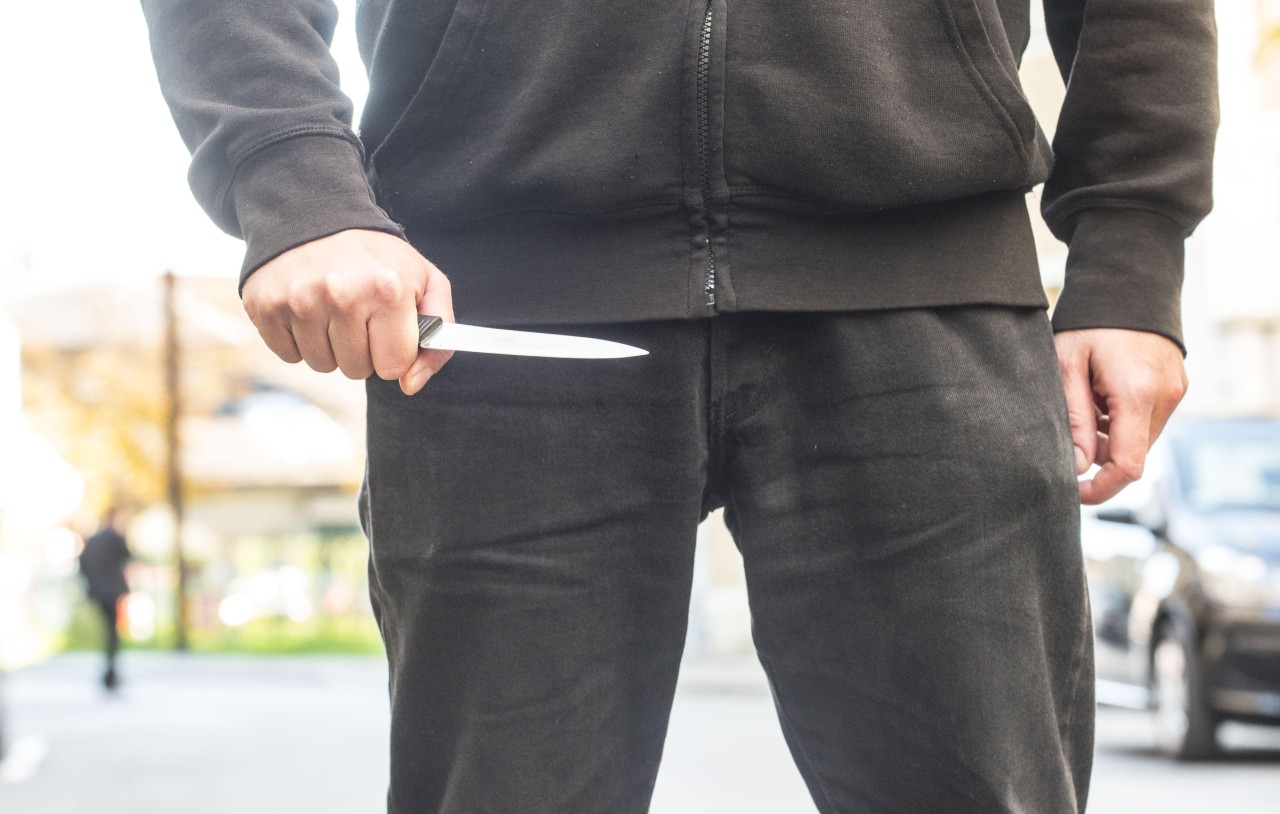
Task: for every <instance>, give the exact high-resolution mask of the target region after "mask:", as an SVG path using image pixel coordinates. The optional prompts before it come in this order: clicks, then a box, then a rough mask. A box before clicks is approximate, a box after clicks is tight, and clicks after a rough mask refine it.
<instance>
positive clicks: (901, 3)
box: [142, 0, 1217, 342]
mask: <svg viewBox="0 0 1280 814" xmlns="http://www.w3.org/2000/svg"><path fill="white" fill-rule="evenodd" d="M142 5H143V8H144V10H145V12H146V16H147V20H148V23H149V25H150V30H151V38H152V46H153V51H154V54H155V60H156V65H157V69H158V73H159V77H160V83H161V87H162V88H163V90H164V93H165V97H166V99H167V100H168V102H169V105H170V107H171V108H172V111H173V114H174V117H175V119H176V120H177V123H178V127H179V129H180V131H181V133H182V135H183V137H184V139H185V140H186V143H187V145H188V146H189V147H190V148H191V150H192V152H193V156H194V158H193V163H192V167H191V174H190V179H191V184H192V187H193V188H194V190H195V193H196V197H197V198H198V199H199V201H200V203H201V204H202V205H203V206H204V208H205V209H206V210H207V211H208V213H209V214H210V215H211V216H212V218H213V219H214V220H215V221H216V222H217V223H218V225H219V226H221V227H222V228H223V229H225V230H226V231H228V232H230V233H232V234H235V235H239V236H243V237H244V238H245V240H246V241H247V256H246V258H245V263H244V268H243V276H242V283H243V279H244V278H246V277H247V276H248V275H249V274H252V273H253V271H254V270H255V269H257V268H258V267H259V266H261V265H262V264H263V263H265V262H267V261H268V260H270V259H271V258H273V257H275V256H276V255H278V254H280V253H281V252H284V251H286V250H288V249H290V248H292V247H294V246H297V245H299V244H301V243H304V242H306V241H309V240H313V239H315V238H319V237H323V236H325V235H329V234H333V233H335V232H338V231H341V230H343V229H349V228H366V229H377V230H382V231H386V232H390V233H392V234H399V235H403V236H405V237H406V238H407V239H408V240H409V241H410V242H411V243H412V244H413V245H414V246H416V247H417V248H418V249H419V250H420V251H421V252H423V253H424V254H425V255H426V256H427V257H429V258H430V259H431V260H433V261H434V262H435V263H436V264H437V265H438V266H439V267H440V268H441V269H442V270H443V271H444V272H445V273H446V274H448V275H449V277H450V278H451V281H452V283H453V292H454V301H455V303H456V305H457V311H458V314H459V316H460V317H462V318H465V319H467V320H468V321H474V322H482V323H492V324H513V323H528V324H533V323H552V322H562V323H570V322H573V323H585V322H609V321H629V320H642V319H666V318H689V317H699V316H705V315H710V314H713V313H718V312H738V311H753V310H788V311H816V310H859V309H878V308H899V307H920V306H946V305H960V304H1002V305H1022V306H1044V305H1045V299H1044V293H1043V291H1042V289H1041V286H1040V278H1039V274H1038V269H1037V262H1036V252H1035V247H1034V245H1033V243H1032V236H1031V229H1030V224H1029V218H1028V214H1027V211H1026V197H1025V193H1026V192H1027V191H1028V190H1029V189H1030V188H1031V187H1032V186H1034V185H1036V184H1038V183H1040V182H1046V185H1045V190H1044V196H1043V209H1044V216H1045V219H1046V220H1047V222H1048V224H1049V226H1050V228H1051V229H1052V230H1053V232H1054V234H1056V235H1057V236H1058V237H1059V238H1061V239H1062V240H1064V241H1066V242H1067V243H1068V244H1069V246H1070V252H1069V256H1068V261H1067V275H1066V284H1065V287H1064V290H1063V292H1062V295H1061V299H1060V301H1059V303H1058V306H1057V309H1056V311H1055V314H1054V327H1055V329H1057V330H1063V329H1071V328H1088V327H1116V328H1134V329H1140V330H1147V331H1154V332H1156V333H1160V334H1163V335H1165V336H1168V337H1170V338H1172V339H1174V340H1175V341H1178V342H1181V335H1180V331H1181V328H1180V318H1179V306H1178V297H1179V290H1180V286H1181V281H1182V272H1183V243H1184V240H1185V238H1186V237H1187V236H1188V235H1189V234H1190V232H1191V230H1192V229H1193V228H1194V227H1195V225H1196V224H1197V223H1198V222H1199V221H1200V219H1201V218H1203V217H1204V215H1205V214H1206V213H1207V212H1208V210H1209V207H1210V162H1211V155H1212V149H1213V136H1214V132H1215V129H1216V125H1217V98H1216V76H1215V27H1214V19H1213V10H1212V0H1045V7H1046V17H1047V23H1048V32H1049V37H1050V40H1051V43H1052V46H1053V49H1054V53H1055V56H1056V58H1057V62H1058V65H1059V67H1060V69H1061V71H1062V74H1063V76H1064V78H1065V79H1066V82H1067V95H1066V101H1065V104H1064V107H1063V110H1062V113H1061V117H1060V120H1059V125H1058V130H1057V133H1056V136H1055V138H1054V140H1053V145H1052V147H1050V144H1049V142H1048V140H1047V139H1046V137H1045V135H1044V133H1043V132H1042V131H1041V130H1040V128H1039V126H1038V125H1037V123H1036V120H1035V117H1034V116H1033V114H1032V111H1031V108H1030V107H1029V106H1028V104H1027V100H1026V98H1025V97H1024V95H1023V92H1022V90H1021V87H1020V85H1019V80H1018V73H1017V71H1018V65H1019V62H1020V59H1021V55H1022V52H1023V50H1024V48H1025V46H1026V43H1027V39H1028V35H1029V28H1030V23H1029V12H1028V4H1027V0H627V2H618V0H362V2H361V3H360V5H359V10H358V13H357V16H356V28H357V33H358V39H359V44H360V49H361V53H362V56H363V58H364V62H365V65H366V66H367V68H368V72H369V83H370V92H369V97H368V102H367V104H366V107H365V110H364V115H363V119H362V121H361V123H360V132H359V135H357V134H356V133H355V132H354V131H353V130H352V128H351V120H350V119H351V104H350V102H349V101H348V100H347V99H346V98H345V97H344V96H343V94H342V93H341V92H340V90H339V88H338V75H337V68H336V66H335V64H334V62H333V61H332V59H331V57H330V56H329V53H328V42H329V40H330V38H331V36H332V33H333V29H334V26H335V24H336V14H335V11H334V8H333V6H332V4H331V3H330V2H329V0H143V3H142Z"/></svg>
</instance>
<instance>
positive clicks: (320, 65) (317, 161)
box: [142, 0, 403, 287]
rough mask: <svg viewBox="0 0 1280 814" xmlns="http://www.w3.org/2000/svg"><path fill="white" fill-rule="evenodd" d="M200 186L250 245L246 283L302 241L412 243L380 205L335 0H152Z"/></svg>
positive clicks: (156, 40) (160, 55)
mask: <svg viewBox="0 0 1280 814" xmlns="http://www.w3.org/2000/svg"><path fill="white" fill-rule="evenodd" d="M142 9H143V13H144V15H145V16H146V19H147V25H148V28H149V31H150V37H151V50H152V55H153V57H154V60H155V65H156V73H157V75H158V77H159V80H160V88H161V90H162V92H163V93H164V97H165V101H166V102H167V103H168V105H169V109H170V111H171V112H172V114H173V118H174V121H175V122H176V123H177V125H178V131H179V132H180V133H181V135H182V138H183V141H185V142H186V145H187V148H188V149H189V150H191V154H192V161H191V170H190V173H189V174H188V180H189V181H190V184H191V189H192V191H193V192H194V193H195V197H196V199H197V200H198V201H199V202H200V205H201V206H202V207H203V208H204V210H205V211H206V212H207V213H208V214H209V216H210V217H211V218H212V219H213V221H214V222H215V223H216V224H217V225H218V226H219V227H220V228H222V229H223V230H224V231H226V232H228V233H230V234H232V235H234V236H236V237H242V238H244V240H245V244H246V251H245V258H244V265H243V267H242V268H241V274H240V285H241V286H242V287H243V285H244V281H245V280H246V279H247V278H248V276H249V275H250V274H252V273H253V272H254V271H255V270H257V269H258V267H260V266H261V265H262V264H264V263H266V262H267V261H269V260H271V259H272V258H274V257H276V256H277V255H279V254H281V253H282V252H285V251H287V250H289V249H291V248H293V247H295V246H298V245H301V244H303V243H306V242H308V241H311V240H315V239H317V238H320V237H325V236H327V235H331V234H334V233H335V232H340V231H342V230H344V229H352V228H363V229H376V230H379V231H384V232H389V233H391V234H395V235H401V236H403V233H402V231H401V230H400V227H399V226H398V225H397V224H396V223H395V222H394V221H392V220H391V218H390V217H388V216H387V214H386V213H385V212H384V211H383V210H382V209H381V208H379V206H378V205H377V203H375V201H374V196H373V192H372V190H371V189H370V187H369V182H368V179H367V177H366V176H365V172H364V155H363V148H362V146H361V144H360V140H359V138H358V137H357V136H356V134H355V133H354V131H353V130H352V128H351V115H352V104H351V101H350V99H348V98H347V97H346V96H345V95H344V94H343V93H342V91H341V90H340V88H339V85H338V67H337V65H336V63H335V62H334V61H333V58H332V56H331V55H330V53H329V43H330V42H331V40H332V37H333V30H334V26H335V25H336V22H337V10H336V9H335V7H334V5H333V3H332V2H330V0H142Z"/></svg>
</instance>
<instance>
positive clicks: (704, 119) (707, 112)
mask: <svg viewBox="0 0 1280 814" xmlns="http://www.w3.org/2000/svg"><path fill="white" fill-rule="evenodd" d="M714 13H715V0H707V10H706V13H705V14H704V15H703V17H702V36H701V37H700V39H699V43H698V71H697V83H698V176H699V179H700V181H701V183H702V213H703V214H702V217H703V219H704V220H705V221H706V225H707V238H706V240H707V269H706V277H705V279H704V289H703V290H704V291H705V293H706V297H707V299H706V305H707V307H708V308H714V307H715V304H716V257H715V253H714V252H713V251H712V248H711V227H712V223H713V221H712V218H711V146H710V142H711V100H710V95H711V94H710V85H711V23H712V17H713V15H714Z"/></svg>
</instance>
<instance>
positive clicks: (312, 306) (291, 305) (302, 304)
mask: <svg viewBox="0 0 1280 814" xmlns="http://www.w3.org/2000/svg"><path fill="white" fill-rule="evenodd" d="M284 302H285V311H287V312H288V313H289V314H290V315H292V316H293V317H295V318H297V319H299V320H301V321H303V322H306V321H307V320H309V319H312V318H314V317H316V316H318V315H319V313H320V304H319V303H318V302H317V301H316V296H315V294H314V293H313V292H312V290H311V287H310V286H307V285H303V284H301V283H295V284H293V285H291V286H290V287H289V293H288V294H287V295H286V298H285V301H284Z"/></svg>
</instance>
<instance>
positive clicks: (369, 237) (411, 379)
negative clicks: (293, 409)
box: [243, 229, 453, 395]
mask: <svg viewBox="0 0 1280 814" xmlns="http://www.w3.org/2000/svg"><path fill="white" fill-rule="evenodd" d="M243 299H244V309H245V311H246V312H247V313H248V314H249V319H251V320H253V324H254V325H255V326H257V328H258V333H260V334H262V338H263V340H265V341H266V343H267V347H269V348H271V350H273V351H275V354H276V355H277V356H279V357H280V358H281V359H283V360H285V361H286V362H290V363H295V362H303V361H305V362H306V363H307V364H308V365H310V366H311V367H312V368H313V369H315V370H318V371H320V372H321V373H329V372H330V371H332V370H334V369H340V370H341V371H342V372H343V374H344V375H346V376H347V377H349V378H352V379H365V378H368V377H369V376H370V375H371V374H373V373H377V374H378V376H380V377H381V378H383V379H387V380H391V379H399V381H400V389H401V390H403V391H404V392H405V393H406V394H408V395H413V394H414V393H416V392H418V391H419V390H421V389H422V386H423V385H424V384H426V382H427V379H429V378H431V376H433V375H435V374H436V373H437V372H438V371H439V370H440V368H441V367H443V366H444V363H445V362H447V361H449V357H450V356H451V355H452V351H443V350H423V349H420V348H419V347H418V314H419V313H423V314H435V315H437V316H440V317H443V318H444V319H445V320H446V321H449V322H452V321H453V299H452V297H451V296H450V293H449V281H448V279H446V278H445V276H444V274H443V273H441V271H440V269H438V268H436V267H435V266H434V265H433V264H432V263H431V262H430V261H428V260H427V259H426V258H425V257H423V256H422V255H420V254H418V252H417V251H415V250H414V249H413V247H412V246H410V245H409V244H408V243H406V242H405V241H403V240H401V239H400V238H398V237H395V236H394V235H389V234H385V233H383V232H375V231H371V230H367V229H349V230H347V231H345V232H338V233H337V234H334V235H330V236H329V237H322V238H320V239H318V240H313V241H311V242H310V243H304V244H302V245H301V246H298V247H296V248H293V249H290V250H289V251H287V252H285V253H284V254H282V255H280V256H279V257H277V258H275V259H274V260H272V261H270V262H269V263H266V264H265V265H263V266H262V267H261V268H259V269H258V270H257V271H255V272H254V273H253V274H252V275H250V276H249V279H248V280H247V281H246V282H245V284H244V290H243Z"/></svg>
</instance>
